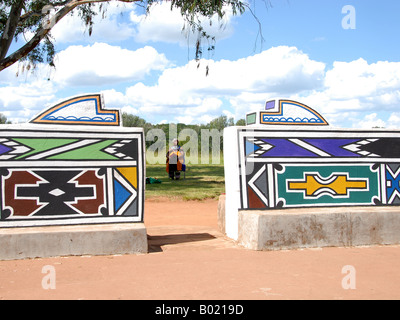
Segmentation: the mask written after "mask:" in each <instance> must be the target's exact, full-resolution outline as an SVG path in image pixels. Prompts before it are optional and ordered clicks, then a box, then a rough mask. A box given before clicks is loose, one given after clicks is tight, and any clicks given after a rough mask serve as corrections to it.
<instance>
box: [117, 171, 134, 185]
mask: <svg viewBox="0 0 400 320" xmlns="http://www.w3.org/2000/svg"><path fill="white" fill-rule="evenodd" d="M117 170H118V172H119V173H120V174H121V175H122V176H123V177H124V178H125V179H126V180H127V181H128V182H129V183H130V184H131V185H132V186H133V187H134V188H135V189H137V168H136V167H123V168H117Z"/></svg>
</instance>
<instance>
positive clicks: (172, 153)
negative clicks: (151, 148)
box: [166, 139, 186, 180]
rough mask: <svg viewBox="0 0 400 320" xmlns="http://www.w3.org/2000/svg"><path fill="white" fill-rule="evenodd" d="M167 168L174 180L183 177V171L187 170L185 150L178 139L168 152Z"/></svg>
mask: <svg viewBox="0 0 400 320" xmlns="http://www.w3.org/2000/svg"><path fill="white" fill-rule="evenodd" d="M166 169H167V172H168V173H169V177H170V178H171V179H172V180H174V179H176V180H178V179H179V178H180V177H181V171H186V165H185V152H184V151H183V149H182V147H181V146H180V145H179V141H178V139H174V140H173V145H172V147H171V148H170V149H169V150H168V152H167V168H166Z"/></svg>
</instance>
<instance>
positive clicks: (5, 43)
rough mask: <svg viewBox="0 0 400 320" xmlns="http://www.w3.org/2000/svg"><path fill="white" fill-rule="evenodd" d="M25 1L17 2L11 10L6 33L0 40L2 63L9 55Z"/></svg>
mask: <svg viewBox="0 0 400 320" xmlns="http://www.w3.org/2000/svg"><path fill="white" fill-rule="evenodd" d="M23 6H24V1H23V0H19V1H17V2H15V3H14V4H13V5H12V7H11V10H10V14H9V16H8V19H7V22H6V26H5V28H4V32H3V34H2V35H1V39H0V61H2V60H3V59H4V57H5V56H6V55H7V52H8V49H9V48H10V45H11V42H12V40H13V38H14V34H15V30H16V29H17V26H18V22H19V18H20V17H21V11H22V7H23Z"/></svg>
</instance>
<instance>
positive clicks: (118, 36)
mask: <svg viewBox="0 0 400 320" xmlns="http://www.w3.org/2000/svg"><path fill="white" fill-rule="evenodd" d="M100 6H103V8H105V14H104V15H103V14H102V13H99V14H97V15H96V16H94V18H93V25H94V27H93V32H92V34H91V36H89V34H88V32H87V31H88V30H87V27H86V26H85V24H84V23H83V21H82V19H81V18H80V17H79V15H78V13H77V12H76V10H74V11H72V13H71V14H69V15H67V16H66V17H64V18H63V19H61V20H60V21H59V22H58V23H57V24H56V25H55V26H54V27H53V29H52V30H51V35H52V37H53V38H54V39H55V40H56V43H57V44H60V43H77V42H85V43H87V42H89V43H94V42H107V43H115V42H119V41H123V40H126V39H132V38H133V36H134V34H135V28H134V24H132V23H131V21H130V20H129V13H130V12H131V11H132V10H134V8H135V5H134V4H133V3H121V2H117V1H115V2H113V1H111V2H108V3H107V4H104V3H103V4H93V11H94V12H100ZM124 16H126V18H124Z"/></svg>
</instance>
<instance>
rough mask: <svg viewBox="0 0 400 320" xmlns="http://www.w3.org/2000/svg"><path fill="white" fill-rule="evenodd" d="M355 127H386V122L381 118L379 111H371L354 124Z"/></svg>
mask: <svg viewBox="0 0 400 320" xmlns="http://www.w3.org/2000/svg"><path fill="white" fill-rule="evenodd" d="M354 127H356V128H361V129H371V128H385V127H386V122H385V121H383V120H382V119H379V118H378V114H377V113H371V114H367V115H366V116H365V117H364V118H363V119H362V120H361V121H359V122H358V123H357V124H356V125H354Z"/></svg>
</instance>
